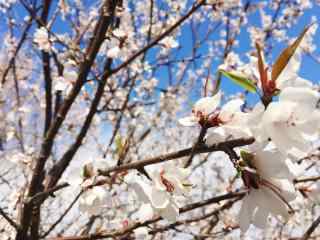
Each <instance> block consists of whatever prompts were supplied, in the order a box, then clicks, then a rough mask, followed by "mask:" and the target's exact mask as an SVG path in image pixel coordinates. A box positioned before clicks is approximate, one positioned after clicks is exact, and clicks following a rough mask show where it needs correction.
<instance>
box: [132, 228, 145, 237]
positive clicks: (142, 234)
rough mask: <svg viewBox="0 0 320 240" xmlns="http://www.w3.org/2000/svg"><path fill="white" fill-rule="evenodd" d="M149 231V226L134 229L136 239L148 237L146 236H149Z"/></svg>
mask: <svg viewBox="0 0 320 240" xmlns="http://www.w3.org/2000/svg"><path fill="white" fill-rule="evenodd" d="M148 232H149V231H148V228H146V227H139V228H137V229H135V230H133V233H134V236H135V239H146V237H147V236H148Z"/></svg>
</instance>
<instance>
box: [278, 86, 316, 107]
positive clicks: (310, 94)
mask: <svg viewBox="0 0 320 240" xmlns="http://www.w3.org/2000/svg"><path fill="white" fill-rule="evenodd" d="M318 100H319V93H318V92H317V91H314V90H312V89H310V88H302V87H287V88H285V89H284V90H282V91H281V93H280V96H279V101H292V102H297V103H299V104H304V105H309V106H313V107H315V106H316V104H317V102H318Z"/></svg>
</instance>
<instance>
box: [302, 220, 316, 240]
mask: <svg viewBox="0 0 320 240" xmlns="http://www.w3.org/2000/svg"><path fill="white" fill-rule="evenodd" d="M319 224H320V216H319V217H318V218H317V219H316V220H315V221H314V222H313V223H312V224H311V226H310V227H309V228H308V230H307V231H306V232H305V234H303V236H302V238H301V240H307V239H308V238H309V237H310V236H311V234H312V233H313V232H314V231H315V230H316V228H317V227H318V226H319Z"/></svg>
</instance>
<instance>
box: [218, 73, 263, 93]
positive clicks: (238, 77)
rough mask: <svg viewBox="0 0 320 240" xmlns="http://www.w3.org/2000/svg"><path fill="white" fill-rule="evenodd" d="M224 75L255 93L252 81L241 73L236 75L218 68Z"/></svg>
mask: <svg viewBox="0 0 320 240" xmlns="http://www.w3.org/2000/svg"><path fill="white" fill-rule="evenodd" d="M219 71H220V72H221V73H222V74H223V75H224V76H226V77H227V78H230V79H231V80H232V81H233V82H235V83H236V84H238V85H240V86H241V87H243V88H244V89H246V90H248V91H249V92H252V93H255V92H256V91H257V89H256V86H255V85H254V84H253V82H252V81H251V80H250V79H248V78H246V77H244V76H241V75H237V74H234V73H230V72H226V71H224V70H219Z"/></svg>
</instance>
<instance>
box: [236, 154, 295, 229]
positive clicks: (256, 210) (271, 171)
mask: <svg viewBox="0 0 320 240" xmlns="http://www.w3.org/2000/svg"><path fill="white" fill-rule="evenodd" d="M247 156H248V157H247V158H246V159H243V160H244V162H245V163H244V167H243V169H242V172H241V175H242V179H243V181H244V183H245V185H246V187H247V188H248V190H249V192H248V194H247V195H246V196H245V198H244V199H243V202H242V206H241V209H240V213H239V224H240V229H241V231H243V232H246V231H247V229H248V228H249V226H250V224H253V225H255V226H256V227H259V228H265V227H266V226H267V220H268V217H269V216H274V217H277V216H281V217H283V218H284V219H285V220H286V219H287V218H288V217H289V216H290V212H291V211H293V209H292V207H291V206H290V204H289V202H291V201H292V200H294V199H295V197H296V193H295V188H294V185H293V183H292V179H293V177H294V175H293V174H292V173H291V172H290V169H289V168H288V166H287V164H286V161H288V160H287V159H286V158H285V156H284V155H282V154H281V153H280V152H279V151H277V150H276V149H262V148H258V149H256V151H255V152H254V153H252V154H250V155H247Z"/></svg>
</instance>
